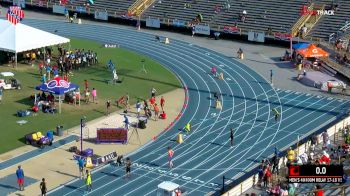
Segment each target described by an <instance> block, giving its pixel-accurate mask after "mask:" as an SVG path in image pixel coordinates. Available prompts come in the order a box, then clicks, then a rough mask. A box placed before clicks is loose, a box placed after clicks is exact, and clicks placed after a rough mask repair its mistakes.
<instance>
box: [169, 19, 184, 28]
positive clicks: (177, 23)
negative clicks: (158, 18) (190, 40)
mask: <svg viewBox="0 0 350 196" xmlns="http://www.w3.org/2000/svg"><path fill="white" fill-rule="evenodd" d="M172 24H173V26H175V27H186V22H185V21H181V20H173V23H172Z"/></svg>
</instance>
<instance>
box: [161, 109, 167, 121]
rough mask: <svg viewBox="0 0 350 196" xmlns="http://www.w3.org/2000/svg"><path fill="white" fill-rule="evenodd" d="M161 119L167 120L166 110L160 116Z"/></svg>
mask: <svg viewBox="0 0 350 196" xmlns="http://www.w3.org/2000/svg"><path fill="white" fill-rule="evenodd" d="M160 119H166V113H165V112H164V110H163V112H162V113H161V114H160Z"/></svg>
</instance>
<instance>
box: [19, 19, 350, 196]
mask: <svg viewBox="0 0 350 196" xmlns="http://www.w3.org/2000/svg"><path fill="white" fill-rule="evenodd" d="M25 23H27V24H29V25H31V26H34V27H37V28H39V29H43V30H46V31H50V32H54V31H55V30H58V31H57V33H58V34H60V35H64V36H67V37H78V38H85V39H90V40H95V41H98V42H101V43H117V44H119V45H120V46H121V47H123V48H127V49H130V50H133V51H136V52H138V53H141V54H144V55H147V56H149V57H151V58H153V59H155V60H157V61H159V62H160V63H162V64H163V65H164V66H166V67H167V68H168V69H169V70H171V71H172V72H174V73H176V75H177V76H178V77H179V79H180V80H181V82H182V83H183V85H184V89H185V91H186V93H187V96H188V100H187V103H186V104H185V108H184V110H183V111H182V115H181V117H180V118H179V119H178V120H177V121H176V122H175V124H174V125H173V126H172V127H171V128H170V129H169V130H168V131H166V132H164V133H162V134H161V135H160V136H158V138H157V140H156V141H152V142H149V143H148V144H147V145H145V146H143V147H142V148H140V149H139V150H137V151H136V152H134V153H133V154H132V155H130V156H131V159H132V160H133V170H132V177H131V179H128V180H126V179H124V178H123V175H124V168H121V167H120V168H118V167H113V166H110V165H107V166H105V167H103V168H102V169H99V170H97V171H95V172H94V173H93V176H92V178H93V187H94V190H93V191H92V192H90V193H88V195H135V196H139V195H154V194H155V191H156V187H157V185H158V184H159V183H160V182H162V181H165V180H170V181H173V182H175V183H178V184H180V185H182V186H183V187H185V189H186V190H187V191H188V193H190V195H204V194H205V193H208V192H210V191H215V192H216V191H218V190H219V189H220V187H221V184H220V183H221V181H222V176H223V175H225V176H226V177H227V178H231V179H239V177H241V176H242V175H243V174H244V173H246V172H250V171H252V170H254V169H255V168H256V166H257V163H258V162H260V160H261V159H262V158H264V157H268V156H270V155H271V154H272V152H273V148H274V147H275V146H277V147H278V148H285V147H287V146H289V145H290V143H292V142H295V141H296V138H297V135H309V134H311V132H314V131H316V130H318V129H319V128H321V127H323V126H325V125H327V124H329V123H331V122H333V121H335V120H336V119H337V118H340V117H341V116H342V115H343V114H344V113H345V112H346V109H347V108H349V102H348V101H345V100H338V99H329V98H327V97H320V96H313V95H309V94H303V93H299V92H292V91H282V90H279V89H277V90H275V89H273V88H272V87H271V86H270V85H269V84H268V83H267V82H266V81H265V80H264V79H263V78H262V77H261V76H260V75H258V74H257V73H256V72H254V71H253V70H251V69H249V68H248V67H246V66H245V65H244V64H242V63H240V62H238V61H236V60H233V59H231V58H228V57H226V56H223V55H221V54H219V53H216V52H213V51H211V50H208V49H205V48H201V47H198V46H196V45H193V44H189V43H185V42H181V41H177V40H171V44H169V45H165V44H162V43H159V42H156V41H154V35H151V34H146V33H142V32H136V31H132V30H128V29H121V28H113V27H109V26H99V25H88V24H87V25H76V24H70V23H65V22H61V21H42V20H26V21H25ZM212 66H217V67H218V72H223V73H224V76H225V80H223V81H220V80H217V79H215V78H213V77H212V76H211V75H210V74H208V73H209V71H210V68H211V67H212ZM213 92H220V93H221V94H222V100H223V101H222V105H223V109H222V110H220V111H218V110H216V109H215V108H214V105H215V103H214V100H213V97H212V94H213ZM272 108H279V110H281V111H282V116H281V120H280V121H278V122H275V121H274V119H273V115H271V112H270V111H271V109H272ZM188 121H190V122H191V124H192V131H191V133H190V134H189V135H187V136H185V142H184V143H183V144H181V145H178V144H176V143H175V142H173V141H172V140H173V139H174V138H175V136H176V135H177V133H178V129H179V128H181V127H183V126H184V124H186V123H187V122H188ZM231 127H233V128H234V129H235V146H234V147H232V148H230V146H229V128H231ZM169 145H171V146H173V149H174V151H175V155H174V159H173V161H174V168H173V169H168V168H167V155H166V148H167V146H169ZM239 180H242V179H239ZM84 191H85V187H84V184H83V182H82V181H80V180H78V179H77V180H74V181H73V182H71V183H69V184H67V185H64V186H62V187H60V188H58V189H56V190H55V191H53V192H51V194H50V195H60V196H62V195H82V194H84ZM85 194H86V193H85Z"/></svg>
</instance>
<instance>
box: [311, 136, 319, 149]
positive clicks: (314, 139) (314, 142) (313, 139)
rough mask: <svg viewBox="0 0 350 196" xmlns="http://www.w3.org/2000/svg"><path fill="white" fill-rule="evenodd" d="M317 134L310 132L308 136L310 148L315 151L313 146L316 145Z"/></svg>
mask: <svg viewBox="0 0 350 196" xmlns="http://www.w3.org/2000/svg"><path fill="white" fill-rule="evenodd" d="M317 140H318V139H317V135H316V134H315V133H314V134H312V136H311V138H310V142H311V146H310V148H311V149H310V150H311V151H315V146H316V145H317Z"/></svg>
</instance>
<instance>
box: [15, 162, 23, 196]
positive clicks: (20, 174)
mask: <svg viewBox="0 0 350 196" xmlns="http://www.w3.org/2000/svg"><path fill="white" fill-rule="evenodd" d="M16 176H17V183H18V186H19V190H20V191H24V186H23V184H24V172H23V169H22V168H21V166H20V165H19V166H18V169H17V171H16Z"/></svg>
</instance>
